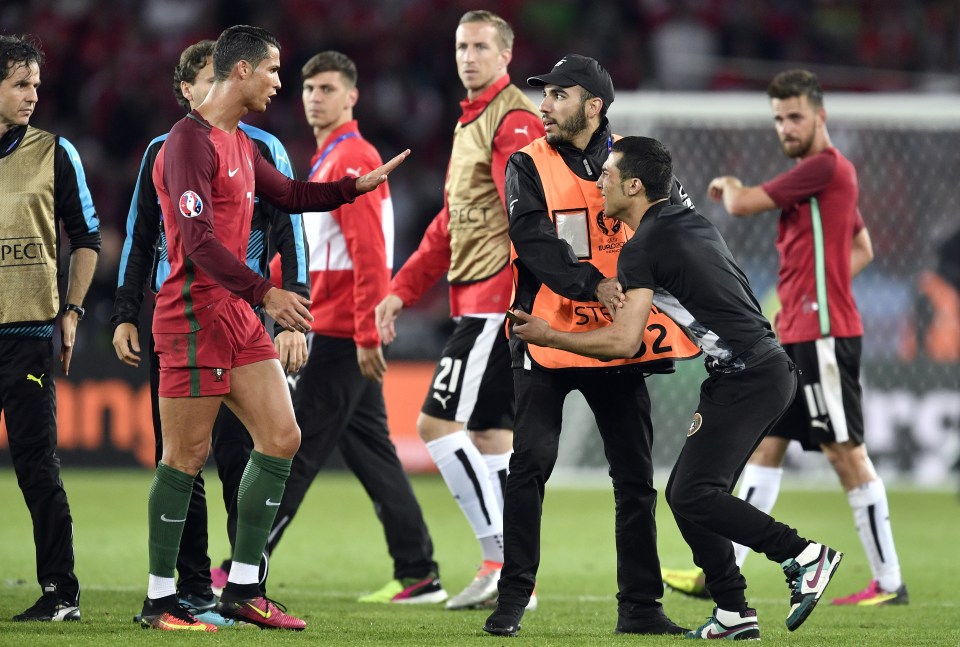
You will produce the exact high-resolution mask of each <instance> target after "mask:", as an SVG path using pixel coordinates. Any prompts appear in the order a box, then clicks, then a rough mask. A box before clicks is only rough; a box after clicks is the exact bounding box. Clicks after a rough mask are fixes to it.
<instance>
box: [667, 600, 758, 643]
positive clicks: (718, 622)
mask: <svg viewBox="0 0 960 647" xmlns="http://www.w3.org/2000/svg"><path fill="white" fill-rule="evenodd" d="M685 637H686V638H702V639H704V640H760V625H759V623H757V612H756V610H754V609H747V610H746V611H744V612H743V613H740V612H739V611H724V610H723V609H721V608H719V607H714V608H713V615H712V616H710V617H709V618H707V622H706V624H704V625H703V626H701V627H699V628H698V629H696V630H694V631H688V632H687V634H686V636H685Z"/></svg>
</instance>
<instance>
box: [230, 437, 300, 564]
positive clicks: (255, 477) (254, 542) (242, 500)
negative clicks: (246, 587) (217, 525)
mask: <svg viewBox="0 0 960 647" xmlns="http://www.w3.org/2000/svg"><path fill="white" fill-rule="evenodd" d="M292 463H293V461H292V460H291V459H289V458H275V457H273V456H267V455H265V454H261V453H260V452H258V451H252V452H250V460H249V461H248V462H247V467H246V469H244V470H243V477H242V478H241V479H240V488H239V490H238V492H237V541H236V546H234V549H233V561H235V562H240V563H242V564H259V563H260V559H261V557H262V555H263V548H264V546H266V545H267V536H268V535H269V534H270V529H271V528H272V527H273V521H274V519H276V517H277V507H278V506H279V505H280V499H282V498H283V489H284V487H285V485H286V482H287V477H288V476H290V465H291V464H292Z"/></svg>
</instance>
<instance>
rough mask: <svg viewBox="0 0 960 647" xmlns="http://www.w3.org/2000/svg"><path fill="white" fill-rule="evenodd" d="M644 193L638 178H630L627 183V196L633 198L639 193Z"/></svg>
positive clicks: (644, 189)
mask: <svg viewBox="0 0 960 647" xmlns="http://www.w3.org/2000/svg"><path fill="white" fill-rule="evenodd" d="M645 191H646V188H645V187H644V186H643V182H641V181H640V178H638V177H632V178H630V181H629V182H628V183H627V195H629V196H630V197H633V196H635V195H637V194H639V193H644V192H645Z"/></svg>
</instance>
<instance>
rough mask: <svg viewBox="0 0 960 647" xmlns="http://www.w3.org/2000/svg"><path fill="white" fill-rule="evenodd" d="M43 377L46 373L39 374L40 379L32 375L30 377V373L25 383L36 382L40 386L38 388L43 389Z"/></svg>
mask: <svg viewBox="0 0 960 647" xmlns="http://www.w3.org/2000/svg"><path fill="white" fill-rule="evenodd" d="M44 375H46V373H41V374H40V377H36V376H34V375H31V374H30V373H27V381H28V382H36V383H37V384H39V385H40V388H41V389H42V388H43V376H44Z"/></svg>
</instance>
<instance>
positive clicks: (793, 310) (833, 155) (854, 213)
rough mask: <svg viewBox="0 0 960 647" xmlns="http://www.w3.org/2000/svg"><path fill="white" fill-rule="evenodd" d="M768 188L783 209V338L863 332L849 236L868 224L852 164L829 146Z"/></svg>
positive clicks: (786, 340) (779, 241)
mask: <svg viewBox="0 0 960 647" xmlns="http://www.w3.org/2000/svg"><path fill="white" fill-rule="evenodd" d="M762 186H763V190H764V191H766V192H767V194H768V195H769V196H770V197H771V198H772V199H773V201H774V202H775V203H776V204H777V206H778V207H780V209H782V212H781V214H780V222H779V225H778V233H777V251H779V252H780V276H779V280H778V282H777V294H778V295H779V296H780V303H781V305H782V308H783V309H782V311H781V313H780V317H779V320H778V331H779V334H780V341H781V342H782V343H784V344H795V343H799V342H806V341H813V340H815V339H818V338H820V337H859V336H862V335H863V323H862V322H861V320H860V313H859V312H858V311H857V304H856V302H855V301H854V299H853V292H852V290H851V286H850V281H851V277H850V248H851V242H852V240H853V237H854V236H855V235H856V234H857V233H859V231H860V230H861V229H863V227H864V224H863V217H862V216H861V215H860V209H859V208H858V207H857V198H858V195H859V185H858V183H857V171H856V169H855V168H854V167H853V164H851V163H850V160H848V159H847V158H846V157H844V156H843V155H841V154H840V152H839V151H838V150H837V149H836V148H828V149H826V150H824V151H823V152H821V153H818V154H817V155H814V156H813V157H809V158H807V159H804V160H802V161H800V162H798V163H797V165H796V166H794V167H793V168H792V169H790V170H789V171H787V172H785V173H781V174H780V175H778V176H777V177H775V178H773V179H772V180H770V181H769V182H765V183H764V184H763V185H762Z"/></svg>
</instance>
